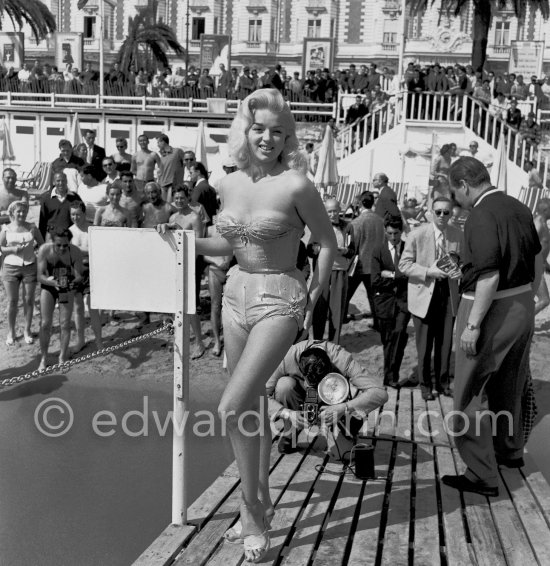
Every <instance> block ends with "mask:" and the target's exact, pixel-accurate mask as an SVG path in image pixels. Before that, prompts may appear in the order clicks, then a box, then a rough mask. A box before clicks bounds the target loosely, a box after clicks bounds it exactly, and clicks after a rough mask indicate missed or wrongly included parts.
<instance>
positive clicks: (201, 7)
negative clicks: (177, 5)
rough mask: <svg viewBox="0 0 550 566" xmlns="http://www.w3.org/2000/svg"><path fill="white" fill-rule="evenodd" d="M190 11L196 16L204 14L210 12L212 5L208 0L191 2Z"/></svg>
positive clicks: (193, 0) (191, 0)
mask: <svg viewBox="0 0 550 566" xmlns="http://www.w3.org/2000/svg"><path fill="white" fill-rule="evenodd" d="M189 10H191V12H193V13H194V14H198V15H200V14H202V13H203V12H209V11H210V4H209V2H208V0H189Z"/></svg>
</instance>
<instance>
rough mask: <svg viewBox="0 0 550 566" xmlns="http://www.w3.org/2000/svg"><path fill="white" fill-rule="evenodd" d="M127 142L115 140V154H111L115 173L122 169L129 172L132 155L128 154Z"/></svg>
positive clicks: (124, 139)
mask: <svg viewBox="0 0 550 566" xmlns="http://www.w3.org/2000/svg"><path fill="white" fill-rule="evenodd" d="M127 149H128V140H127V139H126V138H117V139H116V153H113V155H112V156H111V158H112V159H113V161H114V162H115V166H116V169H117V171H122V170H124V169H127V170H130V166H131V165H132V154H131V153H128V152H127V151H126V150H127Z"/></svg>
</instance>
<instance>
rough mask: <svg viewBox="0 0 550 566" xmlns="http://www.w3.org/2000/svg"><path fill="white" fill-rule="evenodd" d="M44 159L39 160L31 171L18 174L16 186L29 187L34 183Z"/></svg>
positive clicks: (20, 187) (19, 187)
mask: <svg viewBox="0 0 550 566" xmlns="http://www.w3.org/2000/svg"><path fill="white" fill-rule="evenodd" d="M43 163H44V162H43V161H37V162H36V163H35V164H34V165H33V166H32V168H31V170H30V171H26V172H23V173H21V174H19V175H17V177H18V179H17V183H16V186H17V188H18V189H28V188H29V185H32V183H34V182H35V181H36V179H37V177H38V174H39V172H40V167H41V166H42V164H43Z"/></svg>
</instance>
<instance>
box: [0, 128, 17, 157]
mask: <svg viewBox="0 0 550 566" xmlns="http://www.w3.org/2000/svg"><path fill="white" fill-rule="evenodd" d="M0 139H1V140H2V161H6V160H12V159H15V152H14V151H13V145H12V143H11V135H10V131H9V129H8V125H7V124H6V120H2V121H1V122H0Z"/></svg>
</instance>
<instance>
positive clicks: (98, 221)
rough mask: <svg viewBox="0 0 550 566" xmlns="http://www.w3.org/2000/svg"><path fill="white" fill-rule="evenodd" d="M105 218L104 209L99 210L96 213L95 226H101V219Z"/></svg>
mask: <svg viewBox="0 0 550 566" xmlns="http://www.w3.org/2000/svg"><path fill="white" fill-rule="evenodd" d="M102 216H103V208H98V209H97V210H96V211H95V216H94V226H101V217H102Z"/></svg>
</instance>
